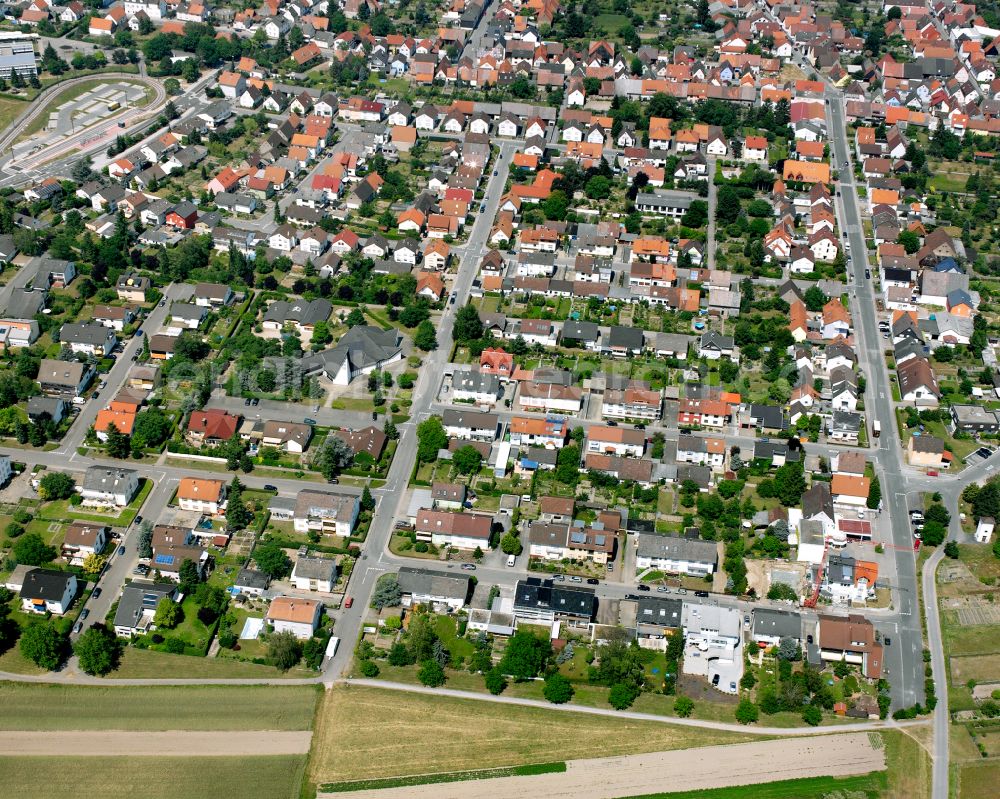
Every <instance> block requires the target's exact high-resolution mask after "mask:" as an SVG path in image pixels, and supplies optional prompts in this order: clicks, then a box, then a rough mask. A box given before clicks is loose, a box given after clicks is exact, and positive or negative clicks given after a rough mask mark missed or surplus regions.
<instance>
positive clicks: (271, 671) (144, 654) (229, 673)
mask: <svg viewBox="0 0 1000 799" xmlns="http://www.w3.org/2000/svg"><path fill="white" fill-rule="evenodd" d="M164 675H171V676H173V677H175V678H177V679H182V680H194V679H200V678H217V679H257V680H270V679H275V678H279V679H280V678H286V679H301V678H303V677H315V676H316V674H315V672H311V671H308V670H306V669H303V668H300V667H296V668H294V669H290V670H289V671H280V670H279V669H276V668H275V667H274V666H264V665H260V664H257V663H247V662H244V661H239V660H235V659H230V658H198V657H190V656H188V655H171V654H168V653H167V652H154V651H152V650H149V649H136V648H135V647H131V646H130V647H128V648H127V649H126V650H125V654H124V655H123V656H122V660H121V664H120V665H119V666H118V669H117V670H115V671H113V672H111V674H109V675H108V682H109V683H110V684H114V681H115V680H129V679H157V678H162V677H163V676H164Z"/></svg>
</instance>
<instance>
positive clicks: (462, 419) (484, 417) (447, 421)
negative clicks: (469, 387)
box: [441, 408, 498, 431]
mask: <svg viewBox="0 0 1000 799" xmlns="http://www.w3.org/2000/svg"><path fill="white" fill-rule="evenodd" d="M497 420H498V417H497V415H496V414H495V413H483V412H482V411H472V410H469V411H465V410H458V409H455V408H446V409H445V410H444V411H443V412H442V414H441V422H442V424H443V425H444V426H445V427H469V428H471V429H473V430H494V431H495V430H496V428H497Z"/></svg>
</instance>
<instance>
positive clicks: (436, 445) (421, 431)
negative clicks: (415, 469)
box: [417, 416, 448, 463]
mask: <svg viewBox="0 0 1000 799" xmlns="http://www.w3.org/2000/svg"><path fill="white" fill-rule="evenodd" d="M447 446H448V435H447V434H446V433H445V432H444V425H442V424H441V417H440V416H430V417H428V418H427V419H424V421H422V422H421V423H420V424H418V425H417V459H418V460H419V461H420V462H421V463H433V462H434V461H436V460H437V454H438V450H441V449H446V448H447Z"/></svg>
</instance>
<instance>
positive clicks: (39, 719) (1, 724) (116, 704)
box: [0, 683, 319, 795]
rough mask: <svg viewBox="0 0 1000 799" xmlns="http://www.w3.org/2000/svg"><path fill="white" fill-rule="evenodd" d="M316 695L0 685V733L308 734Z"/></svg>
mask: <svg viewBox="0 0 1000 799" xmlns="http://www.w3.org/2000/svg"><path fill="white" fill-rule="evenodd" d="M318 698H319V691H318V689H316V688H313V687H310V686H280V685H279V686H263V685H262V686H224V685H192V686H158V685H143V686H122V687H117V688H116V687H108V688H104V687H85V686H66V685H44V684H32V683H0V707H2V708H3V712H2V713H0V729H3V730H308V729H310V728H311V727H312V722H313V713H314V710H315V707H316V700H317V699H318ZM0 784H2V781H0ZM11 795H14V794H11Z"/></svg>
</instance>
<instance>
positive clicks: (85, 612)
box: [80, 608, 90, 619]
mask: <svg viewBox="0 0 1000 799" xmlns="http://www.w3.org/2000/svg"><path fill="white" fill-rule="evenodd" d="M89 615H90V608H84V609H83V610H81V611H80V618H81V619H85V618H87V616H89Z"/></svg>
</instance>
